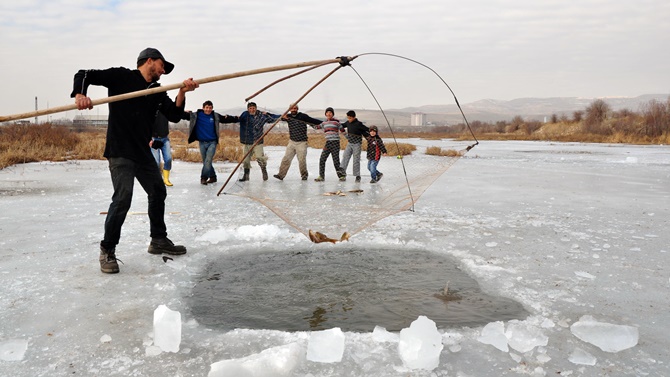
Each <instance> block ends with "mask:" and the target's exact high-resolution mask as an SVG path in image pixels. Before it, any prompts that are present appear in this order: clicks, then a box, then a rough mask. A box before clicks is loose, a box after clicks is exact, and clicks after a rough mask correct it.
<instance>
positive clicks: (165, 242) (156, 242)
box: [148, 237, 186, 255]
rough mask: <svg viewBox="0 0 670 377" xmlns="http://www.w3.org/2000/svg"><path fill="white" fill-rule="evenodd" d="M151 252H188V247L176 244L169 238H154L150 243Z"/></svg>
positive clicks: (173, 253)
mask: <svg viewBox="0 0 670 377" xmlns="http://www.w3.org/2000/svg"><path fill="white" fill-rule="evenodd" d="M148 252H149V254H163V253H165V254H170V255H181V254H186V248H185V247H184V246H182V245H175V244H174V243H172V241H170V239H169V238H167V237H165V238H152V239H151V243H150V244H149V250H148Z"/></svg>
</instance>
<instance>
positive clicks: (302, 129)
mask: <svg viewBox="0 0 670 377" xmlns="http://www.w3.org/2000/svg"><path fill="white" fill-rule="evenodd" d="M283 120H285V121H286V122H287V123H288V135H289V142H288V145H286V152H285V153H284V158H282V160H281V164H280V165H279V173H277V174H275V175H274V177H275V178H277V179H279V180H283V179H284V177H286V173H288V169H289V168H290V167H291V161H292V160H293V157H294V156H295V155H298V167H299V169H300V176H301V177H302V180H303V181H306V180H307V176H308V175H309V173H308V172H307V124H308V123H309V124H310V125H312V127H314V125H316V124H321V121H320V120H318V119H316V118H312V117H310V116H309V115H307V114H304V113H300V112H298V105H296V104H292V105H291V107H290V109H289V113H288V114H286V116H285V117H284V118H283Z"/></svg>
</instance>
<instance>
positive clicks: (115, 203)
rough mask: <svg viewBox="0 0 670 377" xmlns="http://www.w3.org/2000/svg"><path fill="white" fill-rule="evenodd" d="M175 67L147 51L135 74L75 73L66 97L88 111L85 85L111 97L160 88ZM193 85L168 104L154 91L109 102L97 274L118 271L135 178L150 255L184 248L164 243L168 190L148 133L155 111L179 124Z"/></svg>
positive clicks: (117, 71)
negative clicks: (107, 185)
mask: <svg viewBox="0 0 670 377" xmlns="http://www.w3.org/2000/svg"><path fill="white" fill-rule="evenodd" d="M173 68H174V64H172V63H170V62H168V61H167V60H165V58H164V57H163V55H162V54H161V53H160V52H159V51H158V50H156V49H155V48H147V49H144V50H143V51H142V52H140V54H139V56H138V57H137V69H128V68H124V67H116V68H108V69H102V70H97V69H88V70H83V69H82V70H79V71H78V72H77V73H76V74H75V75H74V85H73V89H72V93H71V94H70V96H71V97H73V98H74V99H75V104H76V105H77V108H78V109H79V110H84V109H92V108H93V101H92V100H91V98H89V97H88V96H87V95H86V93H87V90H88V87H89V85H100V86H104V87H106V88H107V93H108V95H109V96H110V97H111V96H115V95H121V94H125V93H130V92H136V91H139V90H143V89H149V88H154V87H158V86H160V84H158V80H159V79H160V77H161V76H162V75H163V74H168V73H170V72H172V69H173ZM197 87H198V83H197V82H195V81H193V79H192V78H189V79H186V80H184V82H183V86H182V87H181V88H180V89H179V92H178V93H177V98H176V100H175V101H172V99H170V97H168V95H167V93H165V92H159V93H153V94H149V95H144V96H139V97H135V98H130V99H125V100H122V101H117V102H111V103H109V120H108V125H107V139H106V142H105V152H104V156H105V157H106V158H107V161H108V162H109V172H110V174H111V177H112V185H113V186H114V195H113V196H112V203H111V204H110V205H109V210H108V212H107V217H106V218H105V235H104V237H103V239H102V241H100V257H99V261H100V270H101V271H102V272H104V273H117V272H119V265H118V263H117V259H116V245H117V244H118V243H119V239H120V238H121V227H122V226H123V222H124V221H125V219H126V215H127V214H128V210H129V209H130V204H131V202H132V198H133V185H134V182H135V179H137V181H138V182H139V183H140V185H142V188H143V189H144V191H145V192H146V193H147V198H148V202H149V208H148V213H149V228H150V232H151V233H150V235H151V242H150V244H149V250H148V251H149V253H150V254H162V253H166V254H173V255H176V254H184V253H186V248H185V247H184V246H181V245H175V244H174V243H173V242H172V241H171V240H170V239H169V238H167V227H166V226H165V219H164V215H165V197H166V196H167V190H166V188H165V184H164V183H163V178H162V177H161V174H160V171H159V170H158V168H157V167H156V161H155V160H154V157H153V155H152V153H151V147H150V143H151V132H152V127H153V124H154V121H155V119H156V111H160V112H161V113H162V114H164V115H165V116H166V118H167V119H168V120H170V121H172V122H178V121H179V120H180V119H181V114H182V113H183V112H184V105H185V102H186V92H190V91H192V90H195V88H197Z"/></svg>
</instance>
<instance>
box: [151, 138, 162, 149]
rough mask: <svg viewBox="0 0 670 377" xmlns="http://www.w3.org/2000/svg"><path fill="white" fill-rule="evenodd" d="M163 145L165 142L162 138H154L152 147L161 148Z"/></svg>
mask: <svg viewBox="0 0 670 377" xmlns="http://www.w3.org/2000/svg"><path fill="white" fill-rule="evenodd" d="M162 147H163V142H162V141H161V140H154V142H153V143H151V148H153V149H161V148H162Z"/></svg>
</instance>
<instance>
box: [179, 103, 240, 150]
mask: <svg viewBox="0 0 670 377" xmlns="http://www.w3.org/2000/svg"><path fill="white" fill-rule="evenodd" d="M198 114H204V111H203V110H202V109H198V111H196V112H190V113H189V112H187V111H184V112H183V114H182V119H184V120H188V143H192V142H194V141H196V140H197V137H196V132H195V125H196V123H197V121H198ZM212 114H214V134H215V135H216V143H217V144H218V143H219V125H220V124H221V123H237V122H239V121H240V118H239V117H236V116H233V115H221V114H219V113H217V112H215V111H214V112H212ZM198 141H209V140H198Z"/></svg>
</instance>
